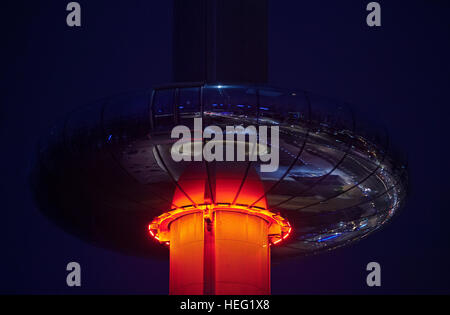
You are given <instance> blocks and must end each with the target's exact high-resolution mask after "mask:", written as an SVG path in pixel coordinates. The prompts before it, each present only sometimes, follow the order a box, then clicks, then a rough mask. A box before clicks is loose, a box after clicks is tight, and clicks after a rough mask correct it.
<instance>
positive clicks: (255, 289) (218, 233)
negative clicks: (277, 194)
mask: <svg viewBox="0 0 450 315" xmlns="http://www.w3.org/2000/svg"><path fill="white" fill-rule="evenodd" d="M210 167H211V168H212V169H210V170H209V176H208V171H207V170H206V168H205V165H204V164H202V163H197V164H195V163H191V164H190V165H189V167H188V168H186V169H185V170H184V171H183V173H182V174H181V176H180V178H179V179H178V181H177V183H176V186H177V188H176V190H175V192H174V197H173V201H172V205H173V209H172V210H171V211H169V212H166V213H163V214H162V215H160V216H159V217H157V218H155V219H154V220H153V221H152V222H151V223H150V225H149V232H150V234H151V235H152V236H153V237H154V238H155V239H156V240H158V241H159V242H161V243H165V244H167V245H169V246H170V294H244V295H250V294H254V295H256V294H270V246H271V245H274V244H277V243H280V242H281V241H282V240H283V239H286V238H287V237H288V236H289V234H290V233H291V226H290V224H289V222H288V221H287V220H285V219H284V218H282V217H281V216H280V215H278V214H275V213H273V212H270V211H269V210H267V202H266V198H265V192H264V189H263V186H262V183H261V181H260V179H259V176H258V174H257V173H256V172H255V171H254V169H253V168H251V167H249V165H248V164H233V168H230V167H228V165H225V164H224V165H222V166H220V165H219V164H214V165H211V166H210ZM243 174H247V175H246V176H244V177H243Z"/></svg>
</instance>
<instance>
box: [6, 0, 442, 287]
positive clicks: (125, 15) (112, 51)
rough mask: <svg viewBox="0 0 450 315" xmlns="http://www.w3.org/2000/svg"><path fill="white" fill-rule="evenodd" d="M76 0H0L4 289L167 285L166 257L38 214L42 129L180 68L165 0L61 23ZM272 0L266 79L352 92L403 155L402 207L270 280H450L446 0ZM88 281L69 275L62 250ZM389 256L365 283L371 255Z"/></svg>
mask: <svg viewBox="0 0 450 315" xmlns="http://www.w3.org/2000/svg"><path fill="white" fill-rule="evenodd" d="M68 2H69V1H62V0H59V1H56V0H55V1H2V3H1V11H0V12H2V15H1V17H0V24H1V25H0V29H1V32H2V34H1V45H2V53H3V57H2V59H1V70H0V78H1V81H0V82H1V85H0V88H1V94H0V97H1V101H0V136H1V148H2V149H1V157H0V159H1V163H0V165H1V172H0V174H1V181H0V196H1V200H2V202H1V208H0V209H1V211H2V217H1V218H2V223H3V224H2V229H1V233H2V251H1V252H2V254H1V260H0V261H1V262H0V264H1V269H0V270H1V271H0V274H1V276H0V279H1V280H0V293H34V294H40V293H43V294H47V293H57V294H59V293H63V294H71V293H74V294H81V293H101V294H103V293H105V294H108V293H112V294H120V293H127V294H128V293H140V294H167V292H168V273H169V264H168V262H167V261H156V260H155V261H154V260H148V259H143V258H137V257H131V256H125V255H122V254H118V253H115V252H112V251H108V250H104V249H100V248H96V247H93V246H91V245H89V244H86V243H84V242H82V241H80V240H78V239H76V238H75V237H73V236H71V235H69V234H67V233H65V232H64V231H62V230H61V229H60V228H58V227H57V226H55V225H53V224H52V223H51V222H50V221H49V220H48V219H47V218H46V217H44V216H43V215H42V214H41V213H40V212H39V210H38V209H37V207H36V205H35V204H34V203H33V199H32V194H31V191H30V189H29V186H28V173H29V171H30V167H31V162H32V160H33V154H34V152H35V149H36V144H37V140H38V138H39V135H40V134H43V133H45V132H46V131H47V130H48V129H49V127H50V126H51V125H52V124H53V123H54V122H56V121H57V120H58V119H61V118H62V117H64V116H65V115H66V114H68V113H69V112H70V111H72V110H73V109H75V108H77V107H78V106H80V105H83V104H86V103H89V102H90V101H93V100H96V99H99V98H101V97H104V96H109V95H114V94H117V93H121V92H126V91H131V90H137V89H143V88H150V87H152V86H154V85H157V84H161V83H167V82H171V81H172V49H171V46H172V35H171V34H172V4H171V1H162V0H161V1H144V0H127V1H112V0H109V1H105V0H96V1H79V2H80V4H81V6H82V9H83V11H82V14H83V15H82V19H83V26H82V28H76V29H73V28H69V27H67V26H66V23H65V20H66V14H67V12H66V10H65V8H66V5H67V3H68ZM368 2H369V1H368V0H367V1H362V0H354V1H333V0H328V1H324V0H316V1H299V0H295V1H294V0H292V1H287V0H280V1H278V0H277V1H274V0H272V1H270V7H269V58H270V59H269V60H270V63H269V83H270V84H271V85H274V86H280V87H287V88H300V89H304V90H307V91H311V92H315V93H318V94H321V95H325V96H329V97H333V98H337V99H340V100H343V101H347V102H350V103H353V104H358V110H359V111H360V112H362V113H363V114H365V115H367V116H377V117H378V118H377V119H381V120H382V121H383V123H384V124H385V125H387V126H388V128H389V132H390V136H391V140H392V143H394V146H395V148H396V150H398V151H400V152H404V153H405V154H406V155H407V156H408V162H409V174H410V190H409V197H408V199H407V203H406V206H405V207H404V208H403V210H402V213H401V214H400V215H399V216H397V217H396V218H395V219H394V220H393V222H392V223H391V224H390V225H388V226H387V227H386V228H385V229H383V230H382V231H381V232H378V233H375V234H373V235H371V236H369V237H368V238H367V239H365V240H364V241H362V242H359V243H357V244H355V245H352V246H350V247H347V248H343V249H338V250H336V251H334V252H330V253H326V254H322V255H320V256H313V257H306V258H297V259H292V260H289V261H286V262H282V263H280V264H278V265H274V266H273V267H272V293H273V294H304V293H312V294H323V293H335V294H339V293H360V294H371V293H376V294H380V293H388V294H391V293H427V294H428V293H447V294H448V293H450V285H449V283H450V269H449V268H448V266H449V265H450V253H449V241H450V233H449V230H448V224H449V223H448V222H449V221H450V207H449V205H448V202H447V198H448V196H449V193H448V191H449V188H450V185H449V179H450V172H449V169H450V168H449V167H448V160H449V158H448V156H449V155H448V154H449V153H450V150H449V143H450V142H449V141H448V137H449V136H450V134H449V132H448V124H449V121H450V120H449V117H450V110H449V109H448V108H449V106H450V94H449V87H450V62H449V56H450V43H449V38H450V22H449V18H448V15H449V11H450V3H449V2H448V1H444V0H433V1H425V0H423V1H412V0H411V1H406V0H402V1H379V2H380V4H381V7H382V27H381V28H378V29H373V28H369V27H368V26H367V25H366V23H365V19H366V14H367V13H366V11H365V7H366V5H367V3H368ZM70 261H77V262H79V263H80V264H81V266H82V286H81V287H80V288H69V287H67V286H66V282H65V280H66V270H65V267H66V264H67V263H68V262H70ZM370 261H376V262H379V263H380V264H381V267H382V286H381V287H380V288H369V287H367V286H366V280H365V278H366V274H367V272H366V271H365V267H366V265H367V263H368V262H370Z"/></svg>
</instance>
